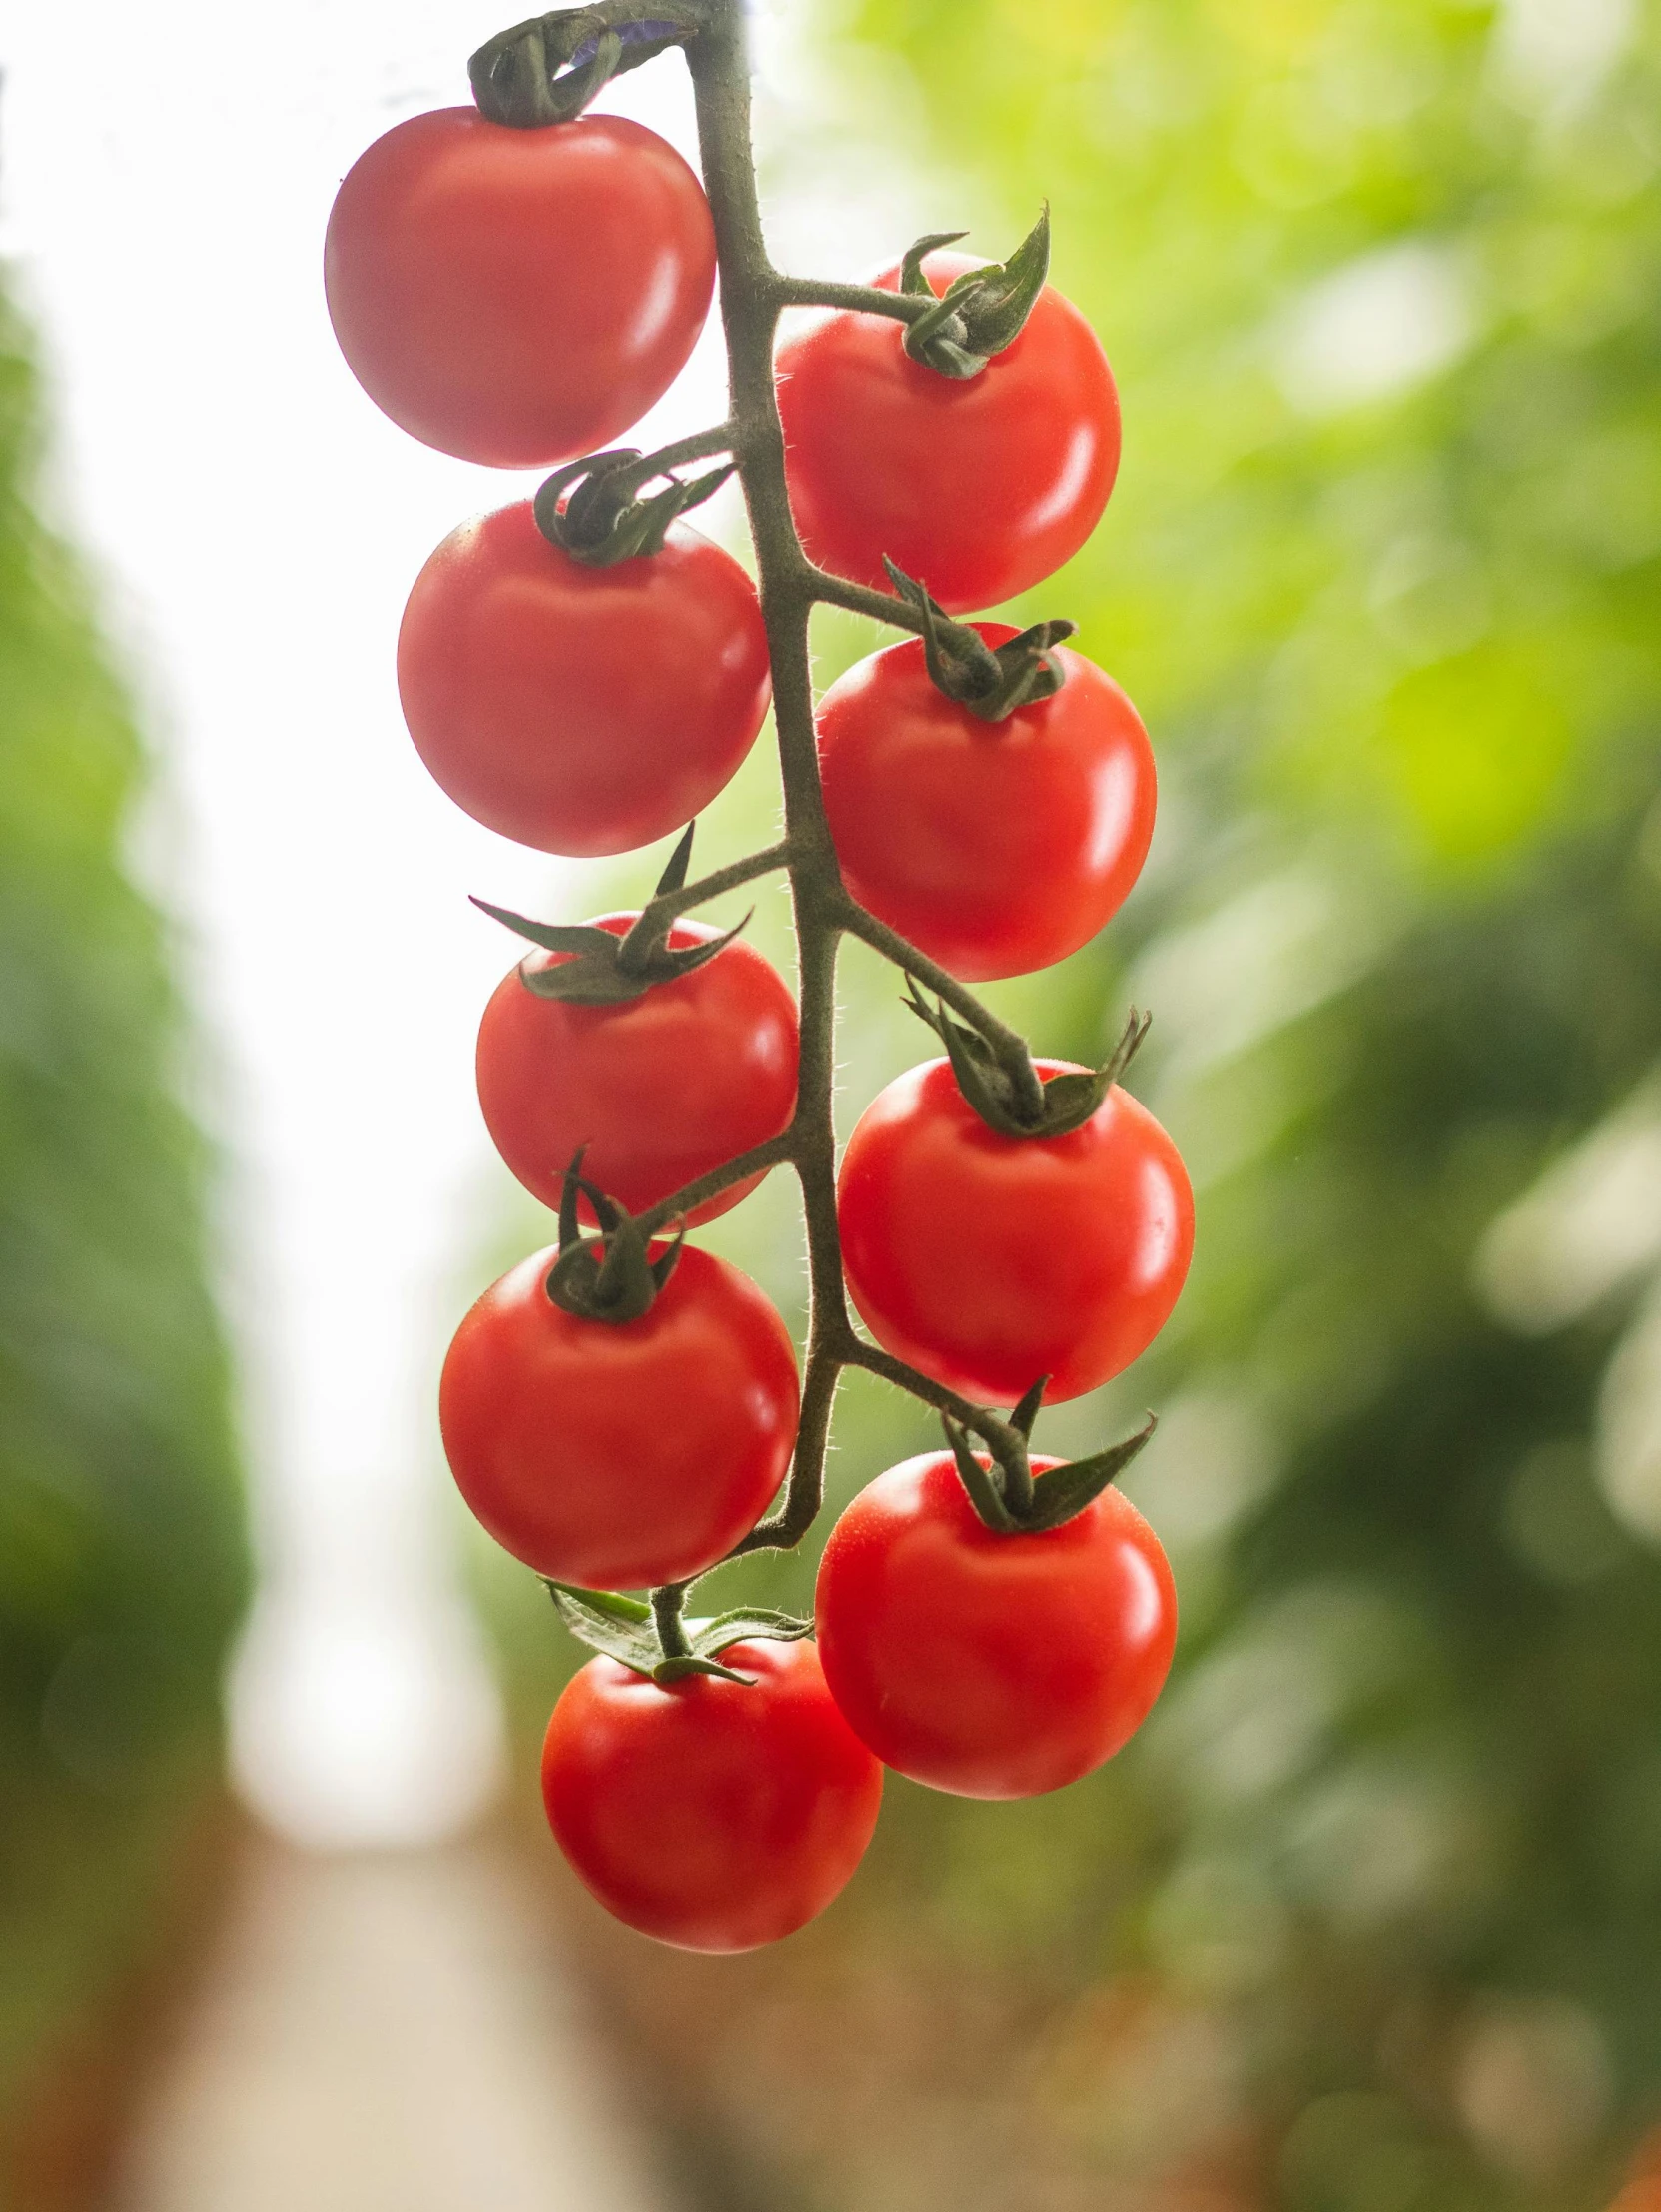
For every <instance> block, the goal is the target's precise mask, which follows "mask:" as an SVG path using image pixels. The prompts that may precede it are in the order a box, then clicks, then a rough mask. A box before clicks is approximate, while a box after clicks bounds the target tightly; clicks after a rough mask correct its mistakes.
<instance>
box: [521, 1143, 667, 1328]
mask: <svg viewBox="0 0 1661 2212" xmlns="http://www.w3.org/2000/svg"><path fill="white" fill-rule="evenodd" d="M587 1149H588V1147H587V1145H586V1144H583V1145H580V1146H579V1147H578V1149H577V1153H576V1156H575V1158H574V1159H573V1160H572V1161H571V1164H570V1165H569V1167H567V1168H566V1170H565V1182H564V1187H563V1189H562V1190H561V1191H560V1194H559V1257H558V1258H557V1259H556V1260H555V1261H554V1263H553V1266H552V1267H551V1268H550V1269H549V1271H548V1278H547V1282H546V1284H545V1286H544V1287H545V1288H546V1290H547V1294H548V1296H549V1297H550V1298H551V1299H552V1300H553V1302H554V1304H555V1305H556V1306H558V1307H559V1308H560V1310H561V1311H562V1312H564V1313H570V1314H574V1315H575V1317H576V1318H577V1319H578V1320H579V1321H605V1322H608V1323H610V1324H611V1325H612V1326H613V1327H620V1326H621V1325H622V1324H623V1323H624V1322H626V1321H638V1320H639V1319H640V1318H641V1316H642V1315H643V1314H646V1313H649V1312H650V1311H651V1309H652V1305H653V1303H654V1301H655V1300H656V1298H657V1295H658V1293H659V1291H661V1290H663V1289H664V1288H666V1286H667V1284H668V1280H669V1277H670V1276H671V1275H672V1274H673V1273H674V1271H675V1268H676V1267H677V1266H678V1265H679V1263H680V1249H681V1245H682V1243H683V1241H684V1240H685V1235H686V1227H685V1223H684V1222H682V1223H681V1224H679V1225H678V1226H677V1228H676V1230H675V1234H674V1240H673V1241H672V1243H671V1244H670V1245H669V1248H668V1250H667V1251H664V1252H660V1253H658V1255H657V1256H656V1258H655V1259H654V1258H653V1257H652V1252H651V1245H650V1241H649V1240H648V1238H647V1237H646V1235H645V1233H644V1231H643V1230H642V1229H641V1227H640V1224H639V1223H638V1222H637V1221H636V1220H635V1219H634V1217H633V1215H632V1214H631V1213H630V1212H629V1211H628V1208H627V1207H626V1206H622V1205H619V1204H618V1203H617V1200H616V1199H615V1198H608V1197H607V1196H606V1195H605V1193H604V1191H603V1190H601V1189H599V1188H598V1186H597V1185H596V1184H594V1183H591V1182H590V1181H589V1180H588V1179H587V1177H586V1176H585V1175H584V1174H583V1172H582V1161H583V1155H584V1153H586V1151H587ZM579 1195H580V1196H582V1197H585V1198H586V1199H587V1200H588V1203H589V1204H590V1205H591V1206H592V1207H593V1209H594V1212H595V1215H596V1216H597V1218H598V1220H599V1225H600V1228H599V1234H598V1235H597V1236H584V1235H583V1233H582V1228H581V1225H580V1223H579V1221H578V1218H577V1200H578V1196H579Z"/></svg>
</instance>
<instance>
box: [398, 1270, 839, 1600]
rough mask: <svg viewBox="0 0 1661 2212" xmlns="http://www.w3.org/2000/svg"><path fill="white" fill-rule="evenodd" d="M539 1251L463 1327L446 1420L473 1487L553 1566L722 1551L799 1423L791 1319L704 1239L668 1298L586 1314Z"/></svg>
mask: <svg viewBox="0 0 1661 2212" xmlns="http://www.w3.org/2000/svg"><path fill="white" fill-rule="evenodd" d="M557 1257H558V1254H557V1252H556V1251H554V1250H552V1249H549V1250H547V1251H542V1252H536V1253H534V1254H533V1255H532V1256H531V1257H530V1258H529V1259H526V1260H522V1261H521V1262H520V1263H519V1265H518V1266H517V1267H514V1268H513V1269H511V1270H510V1271H509V1272H508V1273H507V1274H505V1275H503V1276H502V1278H501V1280H500V1281H499V1282H497V1283H495V1284H493V1285H492V1286H491V1288H490V1289H488V1290H486V1291H485V1293H484V1295H483V1297H481V1298H480V1299H479V1300H478V1302H477V1304H476V1305H474V1306H473V1308H472V1310H471V1311H470V1312H469V1313H468V1314H467V1315H466V1317H465V1319H464V1320H463V1321H462V1323H461V1326H460V1327H459V1328H458V1329H457V1330H456V1332H455V1336H454V1339H453V1341H452V1342H451V1344H450V1347H449V1350H448V1352H447V1353H446V1355H445V1358H444V1365H443V1373H442V1376H441V1378H440V1380H439V1384H438V1423H439V1427H440V1429H441V1430H442V1432H443V1440H444V1451H445V1453H446V1455H447V1456H448V1459H449V1465H450V1472H451V1473H452V1474H453V1475H454V1477H455V1482H456V1487H457V1488H458V1489H459V1490H460V1492H461V1495H462V1497H463V1498H465V1500H466V1501H467V1504H468V1505H469V1506H470V1507H471V1509H472V1511H473V1513H474V1514H475V1515H476V1517H477V1518H478V1520H479V1521H481V1522H482V1523H483V1525H484V1527H485V1528H486V1529H487V1530H488V1531H489V1533H490V1534H491V1535H492V1536H493V1537H494V1538H495V1540H496V1542H497V1543H498V1544H500V1545H501V1546H502V1547H503V1548H504V1549H505V1550H507V1551H509V1552H511V1553H512V1554H513V1556H514V1558H515V1559H520V1560H523V1561H524V1563H525V1565H526V1566H527V1567H534V1568H535V1570H536V1572H537V1573H538V1574H539V1575H549V1576H551V1577H553V1579H554V1580H555V1581H558V1582H574V1583H580V1584H582V1585H583V1586H584V1587H585V1588H588V1589H608V1590H609V1589H644V1588H646V1587H648V1586H650V1585H653V1584H657V1583H663V1582H681V1581H684V1580H685V1579H686V1577H687V1576H689V1575H696V1574H701V1573H702V1572H703V1570H704V1569H705V1568H706V1567H712V1566H713V1565H714V1564H715V1562H716V1560H717V1559H720V1558H721V1557H722V1556H723V1555H724V1554H725V1553H726V1552H727V1551H729V1550H730V1549H731V1547H732V1546H733V1545H734V1544H735V1543H737V1541H738V1539H739V1538H740V1537H741V1536H743V1535H746V1534H747V1533H748V1531H749V1530H750V1529H751V1528H753V1527H754V1525H755V1523H756V1522H757V1521H758V1520H759V1519H760V1518H761V1515H762V1514H763V1513H764V1512H765V1510H766V1508H767V1505H768V1502H769V1501H770V1500H771V1498H772V1496H773V1493H774V1492H775V1491H776V1490H777V1488H778V1486H779V1484H780V1482H781V1481H782V1480H783V1478H784V1473H785V1470H786V1468H787V1467H788V1465H789V1463H790V1453H791V1448H792V1446H793V1445H794V1443H795V1440H796V1415H797V1411H798V1407H799V1404H800V1395H799V1389H798V1384H797V1379H796V1355H795V1352H794V1350H793V1348H792V1346H791V1342H790V1335H789V1331H788V1330H787V1329H786V1328H785V1325H784V1323H783V1321H782V1320H781V1319H780V1318H779V1315H778V1312H777V1311H776V1309H775V1308H774V1307H773V1305H772V1304H771V1303H770V1301H769V1300H768V1299H767V1298H766V1297H765V1296H764V1295H763V1294H762V1292H761V1291H760V1290H759V1289H757V1287H756V1285H755V1284H754V1283H753V1282H751V1281H750V1279H749V1277H748V1276H747V1275H743V1274H740V1273H739V1271H738V1269H737V1268H736V1267H731V1266H728V1264H727V1263H726V1261H725V1260H722V1259H717V1258H715V1256H714V1255H713V1254H712V1253H710V1252H703V1251H699V1250H697V1249H696V1248H695V1247H693V1246H687V1247H686V1248H685V1249H684V1250H683V1251H682V1253H681V1256H680V1264H679V1266H678V1267H677V1268H676V1269H675V1271H674V1273H673V1275H671V1276H670V1278H669V1282H668V1285H667V1287H666V1288H665V1289H663V1290H662V1291H660V1292H659V1294H658V1297H657V1299H656V1302H655V1303H654V1304H653V1306H652V1308H651V1310H650V1312H648V1313H646V1314H644V1315H643V1316H642V1317H641V1318H640V1319H639V1320H637V1321H624V1322H620V1323H612V1322H607V1321H585V1320H580V1319H578V1318H577V1317H576V1316H575V1315H573V1314H569V1313H566V1312H564V1311H563V1310H562V1308H560V1307H559V1306H556V1305H555V1304H554V1302H553V1300H552V1299H551V1298H550V1297H549V1296H548V1295H547V1292H546V1290H545V1289H544V1287H543V1285H544V1283H545V1282H546V1279H547V1275H548V1270H549V1269H550V1268H551V1267H552V1265H553V1263H554V1260H555V1259H556V1258H557Z"/></svg>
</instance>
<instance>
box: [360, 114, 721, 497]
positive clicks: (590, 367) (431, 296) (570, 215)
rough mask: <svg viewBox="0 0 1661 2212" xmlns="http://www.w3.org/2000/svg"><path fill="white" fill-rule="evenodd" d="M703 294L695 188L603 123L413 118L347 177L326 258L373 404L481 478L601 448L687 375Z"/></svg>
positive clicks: (710, 237)
mask: <svg viewBox="0 0 1661 2212" xmlns="http://www.w3.org/2000/svg"><path fill="white" fill-rule="evenodd" d="M714 284H715V227H714V225H713V223H712V222H711V220H710V214H709V203H708V201H707V200H706V199H705V198H704V192H703V186H702V185H701V184H700V183H699V181H698V179H697V177H696V176H695V175H694V173H693V172H692V170H691V169H690V168H688V166H687V165H686V163H685V162H684V161H682V159H681V158H680V156H679V155H678V154H677V153H676V152H675V150H674V148H673V147H672V146H670V145H669V144H668V143H667V142H666V141H665V140H664V139H661V138H659V137H658V136H657V134H656V132H655V131H648V130H647V129H645V127H644V126H643V125H641V124H639V123H632V122H629V121H627V120H626V119H625V118H623V117H621V116H613V115H603V116H599V115H596V116H581V117H579V118H577V119H576V120H574V121H572V122H568V123H561V124H559V125H558V126H557V128H554V129H549V130H529V131H521V130H511V129H509V128H508V127H507V126H506V125H505V124H500V123H490V122H487V121H486V120H485V118H484V117H483V116H482V115H480V114H479V113H478V111H477V109H475V108H438V109H435V110H433V111H432V112H431V113H430V114H427V115H415V116H412V117H410V119H409V120H408V121H407V122H404V123H399V124H396V125H395V126H394V128H393V129H392V130H390V131H388V132H387V133H386V135H385V136H384V137H382V138H378V139H377V140H376V142H375V144H374V145H373V146H371V147H370V148H369V149H368V151H367V152H365V153H364V154H362V155H361V156H360V157H359V159H358V160H357V162H355V163H354V165H353V167H352V169H351V170H350V171H349V172H348V174H347V177H346V181H345V182H344V183H343V185H342V186H341V189H340V193H339V195H338V197H337V199H336V201H335V207H334V211H333V213H332V214H331V216H330V218H329V231H328V236H327V239H326V242H325V246H324V289H325V292H326V294H327V296H328V301H329V313H330V318H331V320H332V321H333V323H334V326H335V336H336V338H337V339H338V340H339V341H340V347H341V352H342V353H343V354H344V355H345V356H346V359H347V362H348V365H349V366H350V368H351V369H352V372H353V374H354V375H355V376H356V377H357V378H358V381H359V382H360V383H361V384H362V385H363V387H364V389H365V390H366V391H367V392H368V393H369V395H370V397H371V398H372V399H373V400H374V401H375V403H376V405H377V406H378V407H380V408H381V410H382V412H383V413H384V414H388V415H390V416H391V417H392V419H393V420H394V421H395V422H396V423H397V424H398V425H399V427H400V428H401V429H404V430H408V431H409V433H410V435H411V436H412V437H416V438H419V439H420V440H421V442H422V443H423V444H425V445H433V446H436V447H437V449H438V450H439V452H442V453H453V454H455V455H456V456H457V457H458V458H460V459H461V460H470V461H481V462H483V463H484V464H485V465H486V466H487V467H491V468H539V467H551V466H552V465H553V463H554V462H556V461H563V460H572V459H574V458H575V457H576V456H577V455H578V454H580V453H591V452H594V451H596V450H597V449H598V448H599V447H601V446H604V445H609V444H611V443H612V442H613V441H614V440H615V439H616V438H617V437H619V436H620V435H621V433H622V432H623V431H624V430H626V429H628V428H629V427H630V425H631V424H633V423H635V422H637V421H638V420H639V419H640V417H641V415H643V414H644V413H645V412H646V410H647V408H648V407H650V406H652V405H653V404H654V403H655V402H656V401H657V400H658V399H660V398H661V397H662V395H663V393H664V392H665V391H667V390H668V388H669V386H670V384H672V383H673V382H674V380H675V378H676V376H678V375H679V373H680V371H681V369H683V368H684V367H685V365H686V359H687V356H688V355H689V354H690V353H691V351H692V348H693V345H694V343H695V342H696V340H697V336H698V333H699V332H700V331H701V330H702V328H703V324H704V319H705V317H706V316H707V314H708V312H709V302H710V297H711V294H712V292H713V290H714Z"/></svg>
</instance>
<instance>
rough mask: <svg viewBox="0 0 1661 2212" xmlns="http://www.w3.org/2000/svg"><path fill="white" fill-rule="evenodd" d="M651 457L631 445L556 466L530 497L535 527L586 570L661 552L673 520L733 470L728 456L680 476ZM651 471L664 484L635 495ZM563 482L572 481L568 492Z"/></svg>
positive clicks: (709, 493) (714, 489) (733, 463)
mask: <svg viewBox="0 0 1661 2212" xmlns="http://www.w3.org/2000/svg"><path fill="white" fill-rule="evenodd" d="M649 461H650V456H647V455H642V454H641V452H640V451H639V449H638V448H637V447H635V446H632V445H622V446H618V447H617V448H616V449H615V450H614V451H612V452H608V453H589V454H586V455H585V456H584V457H583V458H582V459H581V460H573V461H570V462H568V463H567V465H566V466H565V467H563V468H556V469H555V470H554V472H553V474H552V475H551V476H549V477H548V479H547V481H546V482H545V483H544V484H542V485H541V486H540V487H539V489H538V490H537V493H536V496H535V498H534V499H533V500H532V501H531V512H532V513H533V514H534V515H535V517H536V527H537V528H538V529H539V530H540V531H541V533H542V535H543V536H544V537H545V538H546V539H547V541H548V543H549V544H550V545H557V546H558V548H559V550H560V551H561V552H562V553H569V555H570V556H571V558H572V560H579V561H581V562H582V564H583V566H584V567H585V568H610V567H613V566H614V565H615V564H616V563H617V562H618V561H621V560H634V559H636V558H637V557H638V556H639V555H641V554H649V553H660V552H661V551H662V550H663V546H664V542H665V540H666V539H667V537H668V535H669V529H670V526H671V524H673V523H674V522H676V521H678V520H679V518H680V517H681V515H683V514H686V513H687V512H689V511H690V509H691V508H693V507H698V506H702V504H703V502H704V501H705V500H706V499H708V498H712V497H713V496H714V494H715V493H716V492H717V491H719V490H720V488H721V486H722V485H723V484H724V483H725V482H726V480H727V478H728V477H729V476H730V475H731V474H732V473H733V471H734V469H735V468H736V467H737V465H738V464H737V462H736V461H728V462H726V463H725V465H724V466H722V467H720V468H711V469H708V470H706V471H705V473H704V474H703V475H701V476H690V477H681V476H673V475H669V473H668V471H667V470H665V469H661V468H656V467H653V466H651V465H649ZM653 476H664V477H666V479H667V484H668V488H667V489H666V490H664V491H657V492H653V494H652V495H651V497H650V498H649V499H642V498H640V497H638V496H637V494H638V492H639V490H640V486H641V485H642V484H645V483H649V482H650V481H651V479H652V477H653ZM567 486H572V487H574V488H572V489H571V490H570V492H569V495H568V496H566V489H567Z"/></svg>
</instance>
